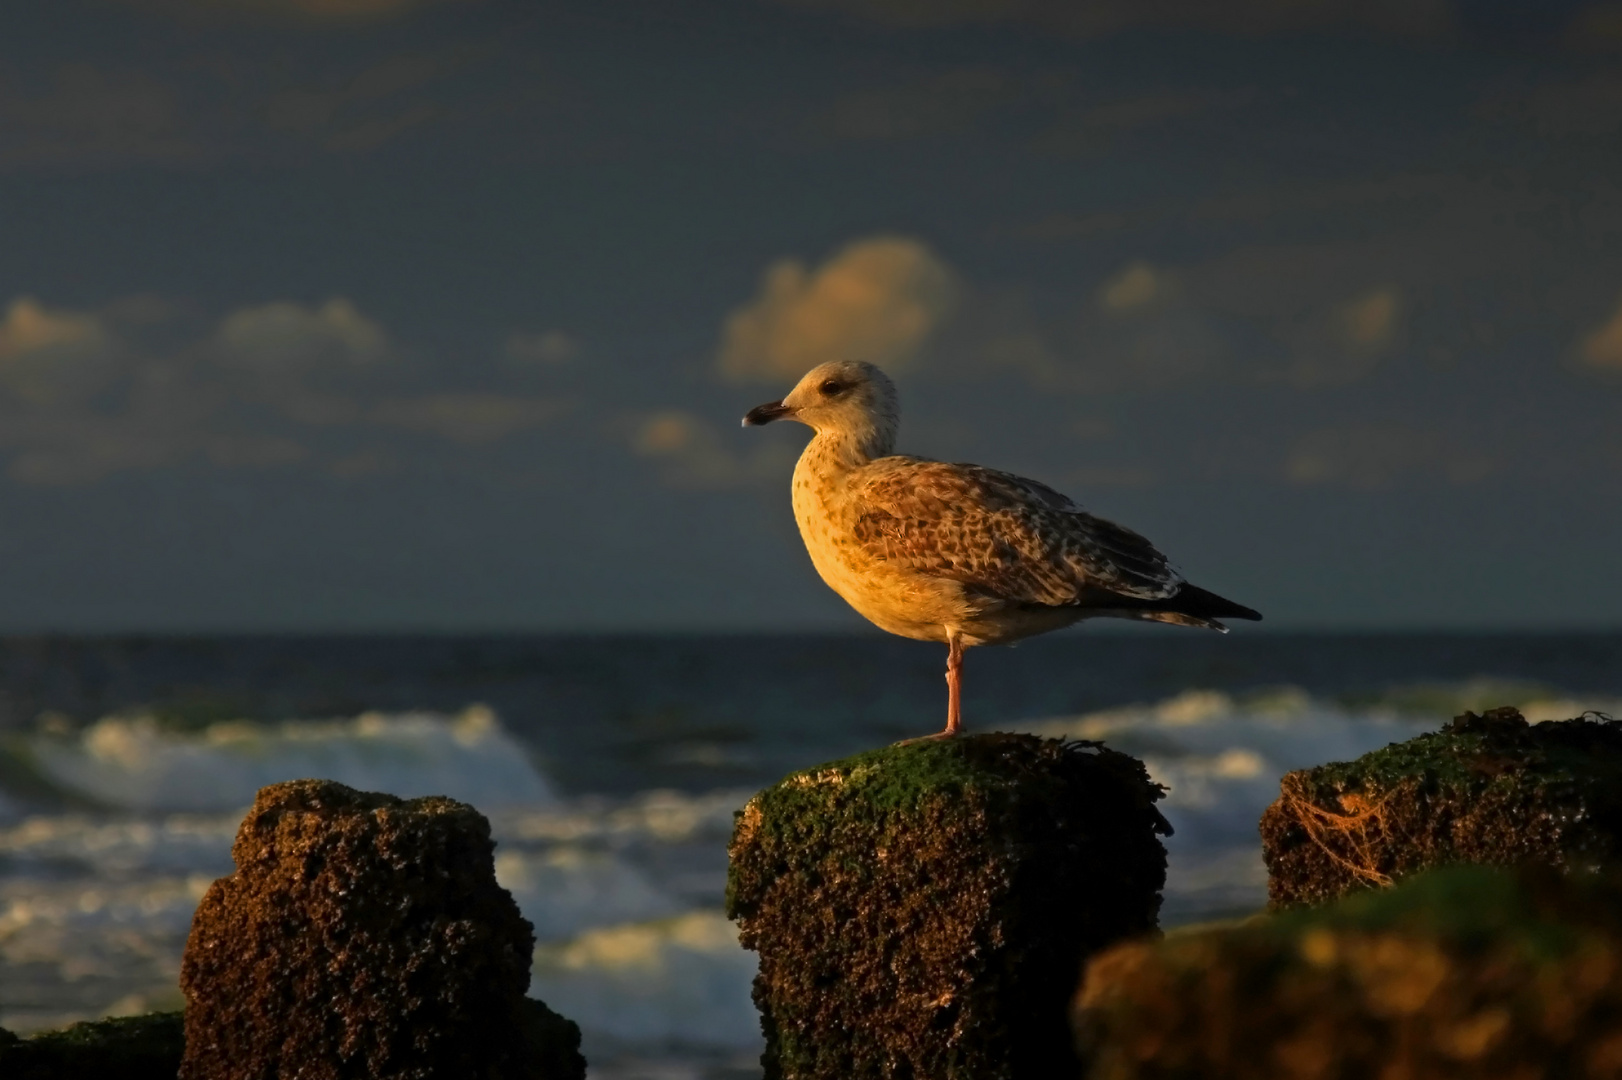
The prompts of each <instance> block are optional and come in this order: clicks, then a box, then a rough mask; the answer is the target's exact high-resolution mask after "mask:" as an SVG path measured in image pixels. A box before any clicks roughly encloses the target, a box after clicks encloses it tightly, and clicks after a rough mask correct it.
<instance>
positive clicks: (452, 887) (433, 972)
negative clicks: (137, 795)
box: [180, 780, 585, 1080]
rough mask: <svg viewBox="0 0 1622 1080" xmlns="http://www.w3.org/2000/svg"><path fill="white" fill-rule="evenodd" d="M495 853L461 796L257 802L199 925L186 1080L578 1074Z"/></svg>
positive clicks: (290, 786)
mask: <svg viewBox="0 0 1622 1080" xmlns="http://www.w3.org/2000/svg"><path fill="white" fill-rule="evenodd" d="M493 851H494V844H493V842H492V841H491V839H490V825H489V822H488V821H486V820H485V818H484V816H483V815H481V814H479V813H478V812H477V811H475V810H474V809H473V808H472V807H470V806H467V805H466V804H464V803H459V802H456V801H455V800H452V799H447V798H439V797H432V798H424V799H413V800H410V801H405V800H401V799H397V798H395V797H393V796H391V795H382V794H375V793H371V792H361V791H355V790H354V789H352V788H348V787H345V786H344V785H342V784H337V783H332V782H330V781H317V780H299V781H293V782H290V783H284V784H275V785H272V786H270V787H267V788H264V789H262V790H261V791H260V792H259V797H258V799H257V800H256V801H255V802H254V806H253V809H252V810H250V811H249V812H248V815H247V817H246V818H245V819H244V820H243V822H242V826H241V829H240V830H239V831H238V833H237V838H236V843H235V844H234V845H233V847H232V849H231V854H232V857H233V858H234V859H235V860H236V866H237V869H236V872H235V873H234V874H232V875H231V876H230V877H227V878H221V879H220V880H219V881H216V882H215V883H214V884H213V885H212V886H210V888H209V890H208V892H207V894H206V895H205V896H204V897H203V900H202V902H201V903H200V904H199V905H198V908H197V914H196V916H195V917H194V919H193V921H192V930H191V936H190V938H189V940H188V941H187V944H186V955H185V959H184V961H183V963H182V966H181V989H182V990H184V991H185V994H186V1049H185V1056H184V1059H183V1061H182V1064H181V1069H180V1076H181V1078H182V1080H227V1078H230V1080H249V1078H255V1080H258V1078H265V1080H270V1078H273V1077H285V1076H302V1077H311V1078H334V1080H336V1078H346V1077H355V1078H362V1077H365V1078H368V1080H384V1078H401V1080H406V1078H411V1080H428V1078H432V1077H444V1078H447V1080H449V1078H453V1077H455V1078H461V1077H469V1078H472V1077H477V1078H479V1080H509V1078H511V1080H517V1078H524V1080H543V1078H544V1080H551V1078H554V1077H556V1078H568V1080H577V1078H579V1077H581V1076H583V1075H584V1066H585V1063H584V1061H583V1060H581V1059H580V1056H579V1053H578V1050H577V1047H578V1045H579V1031H578V1029H576V1028H575V1027H574V1025H573V1024H572V1023H570V1022H568V1021H565V1020H562V1019H561V1018H559V1017H557V1016H556V1015H555V1014H552V1013H550V1012H549V1011H547V1010H545V1009H544V1007H540V1008H539V1009H537V1006H536V1003H532V1002H529V1001H528V1000H527V999H526V998H525V996H524V995H525V991H526V990H527V988H528V985H529V966H530V957H531V951H532V949H533V947H534V933H533V931H532V928H531V927H530V924H529V923H528V922H527V921H525V920H524V918H523V917H522V916H521V915H520V914H519V911H518V906H517V904H515V903H514V902H513V898H512V896H511V894H509V893H508V892H507V891H506V890H505V889H503V888H501V886H500V885H498V884H497V883H496V877H495V866H494V858H493Z"/></svg>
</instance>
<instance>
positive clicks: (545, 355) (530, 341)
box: [501, 330, 580, 367]
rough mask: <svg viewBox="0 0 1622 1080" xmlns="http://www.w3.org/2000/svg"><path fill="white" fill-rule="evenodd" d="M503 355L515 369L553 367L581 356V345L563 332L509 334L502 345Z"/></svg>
mask: <svg viewBox="0 0 1622 1080" xmlns="http://www.w3.org/2000/svg"><path fill="white" fill-rule="evenodd" d="M501 355H502V358H503V359H504V360H506V361H507V362H508V363H509V364H512V365H514V366H515V367H551V366H553V365H556V364H566V363H568V362H569V361H571V360H573V359H575V358H576V357H578V356H579V355H580V343H579V342H578V341H576V340H575V339H574V338H573V337H571V336H570V335H568V334H565V333H564V332H563V331H561V330H547V331H545V332H543V333H539V334H523V333H514V334H508V335H507V340H506V341H504V342H502V343H501Z"/></svg>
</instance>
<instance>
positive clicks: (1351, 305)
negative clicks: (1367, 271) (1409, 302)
mask: <svg viewBox="0 0 1622 1080" xmlns="http://www.w3.org/2000/svg"><path fill="white" fill-rule="evenodd" d="M1401 314H1402V300H1401V296H1400V294H1399V293H1398V292H1397V290H1396V288H1395V287H1393V286H1389V285H1382V286H1379V287H1377V288H1374V289H1370V290H1369V291H1367V292H1364V293H1360V294H1358V295H1357V296H1354V297H1352V298H1351V299H1349V300H1346V301H1344V302H1342V303H1339V304H1336V305H1334V307H1332V308H1331V309H1330V311H1329V312H1328V314H1327V316H1325V317H1322V318H1320V317H1317V316H1313V315H1309V316H1308V317H1307V318H1306V319H1305V320H1304V321H1303V322H1291V321H1287V322H1286V325H1285V327H1284V329H1282V330H1281V331H1280V336H1281V337H1282V338H1283V340H1284V341H1285V343H1286V345H1287V347H1288V348H1289V350H1290V356H1289V359H1288V361H1287V364H1286V367H1285V369H1284V372H1283V377H1284V379H1285V381H1287V382H1290V383H1292V384H1294V385H1295V386H1299V387H1303V388H1311V387H1322V386H1346V385H1349V384H1351V383H1355V382H1359V381H1361V380H1362V379H1365V378H1367V377H1368V376H1370V375H1371V374H1373V373H1374V372H1375V371H1376V370H1377V369H1378V368H1379V366H1380V363H1381V361H1382V359H1383V358H1384V357H1385V356H1386V354H1388V353H1389V352H1390V351H1391V349H1392V348H1393V346H1394V344H1395V343H1396V338H1397V333H1398V329H1399V326H1400V319H1401Z"/></svg>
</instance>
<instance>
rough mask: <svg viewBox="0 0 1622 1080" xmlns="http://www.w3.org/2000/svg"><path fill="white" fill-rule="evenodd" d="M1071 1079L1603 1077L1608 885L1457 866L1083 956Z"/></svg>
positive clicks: (1616, 977)
mask: <svg viewBox="0 0 1622 1080" xmlns="http://www.w3.org/2000/svg"><path fill="white" fill-rule="evenodd" d="M1075 1021H1076V1032H1077V1038H1078V1043H1079V1048H1080V1050H1081V1052H1082V1054H1083V1055H1084V1056H1085V1058H1086V1060H1087V1061H1088V1069H1087V1071H1086V1072H1085V1073H1084V1076H1085V1077H1086V1078H1087V1080H1172V1078H1179V1080H1181V1078H1186V1077H1200V1078H1202V1080H1354V1078H1355V1080H1361V1078H1364V1077H1415V1078H1417V1077H1425V1078H1427V1080H1455V1078H1456V1080H1465V1078H1471V1080H1511V1078H1513V1080H1539V1078H1547V1080H1617V1078H1622V882H1619V881H1618V880H1617V879H1615V878H1608V879H1600V878H1597V877H1596V876H1594V875H1587V874H1582V875H1574V876H1571V877H1566V876H1562V875H1560V874H1559V873H1557V872H1556V871H1554V870H1552V869H1549V868H1547V867H1524V868H1521V869H1517V870H1507V869H1503V868H1496V867H1483V866H1455V867H1450V868H1446V869H1441V870H1433V871H1429V872H1427V873H1423V874H1419V875H1416V876H1414V877H1413V878H1411V879H1409V880H1408V881H1406V882H1404V883H1403V884H1401V885H1398V886H1397V887H1395V888H1393V889H1384V890H1377V891H1368V892H1362V893H1359V894H1357V895H1354V896H1351V897H1348V898H1346V899H1345V900H1343V901H1341V902H1339V903H1337V904H1332V905H1326V906H1324V907H1320V908H1310V909H1296V910H1293V911H1290V912H1287V913H1284V914H1279V915H1272V916H1259V917H1257V918H1255V919H1252V920H1250V921H1248V922H1246V923H1243V924H1237V925H1233V926H1229V927H1222V928H1211V929H1192V930H1187V931H1174V932H1172V933H1170V934H1168V935H1167V936H1166V937H1165V938H1164V939H1163V940H1161V941H1158V942H1152V943H1132V944H1126V945H1122V946H1119V947H1117V948H1114V949H1111V950H1109V951H1108V952H1105V953H1103V954H1102V955H1100V956H1099V957H1097V958H1096V959H1095V960H1094V961H1093V962H1092V964H1091V965H1090V966H1089V968H1088V971H1087V978H1086V980H1085V983H1084V984H1083V987H1082V990H1081V992H1080V994H1079V995H1078V996H1077V999H1076V1013H1075Z"/></svg>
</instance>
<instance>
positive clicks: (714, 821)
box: [0, 683, 1622, 1076]
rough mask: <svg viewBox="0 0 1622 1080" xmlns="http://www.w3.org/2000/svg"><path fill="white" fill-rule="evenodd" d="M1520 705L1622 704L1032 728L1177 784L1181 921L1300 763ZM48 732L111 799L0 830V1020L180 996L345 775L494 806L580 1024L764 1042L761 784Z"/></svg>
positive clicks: (1247, 867)
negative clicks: (237, 838)
mask: <svg viewBox="0 0 1622 1080" xmlns="http://www.w3.org/2000/svg"><path fill="white" fill-rule="evenodd" d="M1515 700H1520V701H1522V702H1524V703H1525V704H1523V705H1522V709H1523V711H1525V712H1526V713H1527V715H1528V716H1529V717H1530V718H1532V719H1534V720H1537V719H1556V718H1566V717H1571V716H1576V715H1578V714H1580V713H1581V712H1583V711H1584V710H1585V709H1591V708H1598V709H1602V710H1606V711H1609V712H1612V713H1613V714H1616V715H1622V703H1617V702H1600V701H1564V700H1559V699H1558V698H1557V697H1556V696H1555V695H1552V694H1549V693H1547V692H1546V691H1539V690H1537V689H1536V688H1512V687H1506V686H1505V685H1504V684H1487V683H1473V684H1462V685H1454V686H1446V685H1441V686H1425V687H1410V688H1404V689H1402V690H1399V691H1397V692H1394V693H1391V694H1388V695H1385V696H1384V697H1382V698H1380V699H1379V700H1375V701H1370V702H1363V703H1358V704H1355V705H1353V704H1346V703H1341V702H1336V701H1332V700H1328V699H1324V698H1319V697H1313V696H1311V695H1308V694H1305V693H1303V692H1301V691H1299V690H1290V689H1285V690H1278V691H1272V692H1269V693H1266V694H1256V695H1249V696H1244V697H1233V696H1230V695H1227V694H1223V693H1219V692H1215V691H1193V692H1190V693H1186V694H1180V695H1177V696H1176V697H1172V698H1168V699H1166V700H1164V701H1160V702H1151V703H1145V704H1140V705H1133V706H1128V707H1124V708H1119V709H1111V710H1107V711H1102V712H1096V713H1090V714H1086V715H1082V716H1073V717H1062V718H1054V719H1048V720H1041V721H1036V722H1032V723H1029V724H1024V725H1016V726H1018V727H1020V728H1022V729H1024V730H1032V731H1036V732H1040V733H1042V734H1045V735H1066V736H1069V737H1072V738H1091V739H1104V740H1106V741H1107V742H1108V744H1109V745H1110V746H1112V747H1115V748H1117V749H1120V750H1124V751H1126V752H1128V753H1132V754H1134V755H1136V756H1138V757H1141V758H1142V759H1144V760H1145V762H1146V763H1147V764H1148V766H1149V768H1150V770H1151V773H1152V774H1153V775H1154V777H1155V778H1156V779H1157V780H1159V781H1160V782H1161V783H1164V784H1166V785H1167V786H1168V787H1169V788H1170V792H1169V794H1168V796H1167V798H1166V799H1165V800H1164V802H1162V803H1161V805H1162V807H1163V808H1164V809H1165V812H1166V814H1167V816H1168V818H1169V819H1170V820H1171V821H1172V823H1173V825H1174V826H1175V827H1176V830H1177V833H1176V835H1175V836H1173V837H1172V838H1171V839H1170V841H1169V842H1168V848H1169V850H1170V856H1171V861H1170V868H1169V873H1168V880H1167V888H1166V894H1165V907H1164V909H1163V922H1164V923H1166V924H1167V925H1175V924H1177V923H1181V922H1188V921H1191V920H1197V919H1204V918H1209V917H1212V916H1217V915H1225V914H1232V913H1236V912H1242V911H1245V910H1253V909H1256V908H1259V907H1260V906H1261V904H1262V903H1263V902H1264V900H1265V895H1266V874H1265V870H1264V868H1263V867H1262V864H1261V859H1260V845H1259V841H1258V838H1257V835H1256V821H1257V818H1258V817H1259V816H1260V814H1261V811H1262V809H1263V808H1264V807H1265V806H1266V805H1267V804H1268V803H1269V802H1270V801H1271V800H1272V799H1273V798H1274V797H1275V796H1276V795H1277V791H1278V780H1279V777H1280V776H1281V775H1282V774H1283V773H1284V772H1285V771H1287V770H1289V769H1291V768H1298V767H1302V766H1306V765H1312V764H1318V763H1322V762H1325V761H1332V760H1346V759H1350V758H1353V757H1356V756H1358V755H1359V754H1362V753H1364V752H1366V751H1368V750H1371V749H1374V748H1376V747H1379V746H1382V745H1384V744H1386V743H1389V742H1393V741H1398V740H1401V739H1406V738H1409V737H1410V736H1412V735H1413V734H1416V733H1418V732H1420V731H1423V730H1434V729H1435V728H1436V727H1437V726H1438V725H1439V724H1440V723H1442V722H1443V721H1444V720H1445V719H1446V718H1447V717H1448V716H1450V715H1452V714H1453V712H1456V711H1458V710H1459V709H1462V708H1481V707H1484V706H1486V705H1492V704H1498V703H1501V702H1505V701H1515ZM30 738H31V740H32V742H31V743H30V752H31V755H32V760H33V761H34V762H35V765H36V767H37V768H38V769H39V770H40V771H41V773H42V774H43V778H44V779H46V780H47V781H49V782H50V783H53V784H55V785H57V786H59V787H61V788H63V789H65V790H68V791H71V792H74V793H76V794H79V795H81V796H86V797H89V798H92V799H95V800H97V801H99V802H100V803H102V804H103V805H106V806H109V807H112V808H114V809H112V810H110V811H109V812H107V813H101V814H89V813H72V814H52V815H38V816H34V817H31V818H27V819H25V820H21V821H16V822H14V823H12V824H9V825H5V824H3V823H0V969H3V970H4V979H3V980H0V1026H5V1027H10V1028H14V1029H22V1030H33V1029H37V1028H40V1027H44V1026H49V1025H55V1024H59V1023H62V1022H65V1021H67V1020H71V1019H76V1018H80V1017H84V1016H93V1015H103V1014H106V1013H108V1012H110V1011H120V1010H128V1009H130V1008H133V1007H135V1004H139V1003H142V1002H146V1003H153V1002H157V1003H170V1002H173V1000H174V995H175V988H174V987H175V977H176V973H177V972H178V969H179V961H180V953H181V950H182V948H183V947H184V942H185V934H186V930H187V926H188V923H189V919H190V915H191V911H192V909H193V906H194V905H195V903H196V901H197V898H198V897H199V896H200V895H201V893H202V890H203V889H204V888H206V886H207V884H208V882H209V881H210V880H212V879H213V878H214V877H216V876H219V875H222V874H225V873H229V872H230V870H231V863H230V846H231V840H232V837H233V836H234V834H235V831H236V828H237V824H238V821H239V819H240V815H241V810H242V808H243V807H244V806H246V805H247V804H248V803H249V802H251V800H252V797H253V792H254V790H255V789H256V788H257V787H258V786H259V785H261V784H263V783H269V782H272V781H275V780H284V779H290V778H294V777H299V776H326V777H331V778H334V779H338V780H341V781H343V782H344V783H347V784H351V785H353V786H355V787H360V788H366V789H370V790H383V791H390V792H393V793H395V794H400V795H421V794H435V793H443V794H450V795H453V796H456V797H459V798H463V799H466V800H467V801H469V802H471V803H473V805H475V806H477V807H479V808H480V809H481V810H484V811H486V812H487V813H488V814H489V817H490V819H491V824H492V829H493V831H494V834H495V837H496V839H497V849H496V857H497V863H496V869H497V875H498V878H499V880H500V881H501V882H502V883H503V884H504V885H506V886H507V887H508V888H509V889H511V890H512V892H513V894H514V896H515V898H516V899H517V901H518V903H519V905H520V907H521V908H522V910H523V911H524V914H525V916H526V917H527V918H529V919H530V920H531V921H532V922H533V923H534V924H535V926H536V931H537V936H538V939H539V941H540V945H539V947H538V949H537V953H536V967H535V976H534V981H533V983H532V993H534V994H535V995H536V996H538V997H540V998H542V999H544V1000H545V1001H547V1002H548V1003H549V1004H551V1005H552V1006H553V1007H555V1008H557V1009H558V1010H559V1011H561V1012H563V1013H564V1015H566V1016H570V1017H572V1018H574V1019H575V1020H577V1021H578V1022H579V1023H580V1024H581V1025H582V1027H583V1029H584V1030H585V1032H586V1038H587V1047H588V1054H590V1053H594V1052H596V1053H598V1054H599V1060H601V1061H605V1062H608V1061H613V1060H623V1061H631V1060H632V1059H634V1058H636V1056H637V1055H638V1054H641V1055H642V1057H643V1059H645V1060H647V1061H671V1060H674V1059H673V1058H671V1057H670V1056H669V1055H668V1054H667V1053H666V1049H668V1047H669V1046H671V1045H675V1044H680V1045H682V1046H685V1047H687V1048H689V1050H690V1051H691V1053H689V1057H688V1058H685V1059H683V1060H697V1058H693V1057H692V1054H697V1053H699V1051H698V1050H692V1048H694V1047H697V1048H703V1047H709V1048H710V1050H709V1051H704V1052H705V1053H710V1052H713V1053H714V1054H718V1055H722V1057H725V1059H726V1060H734V1059H737V1058H740V1057H741V1058H748V1057H749V1056H750V1054H751V1053H752V1052H753V1051H754V1050H755V1049H756V1048H758V1045H759V1038H760V1036H759V1030H758V1025H757V1022H756V1018H755V1013H754V1009H753V1006H752V1005H751V1003H750V1000H749V985H750V981H751V979H752V978H753V976H754V972H755V969H756V968H755V959H754V956H753V954H750V953H748V952H745V951H744V950H743V949H741V948H740V947H739V946H738V944H737V939H736V936H735V934H734V932H733V929H732V927H731V926H730V924H728V923H727V922H726V921H725V919H724V918H723V917H722V916H721V915H720V913H719V912H718V911H716V910H715V908H716V905H717V904H718V902H719V899H720V897H721V893H722V888H723V884H724V877H725V866H726V859H725V845H726V840H727V837H728V836H729V835H730V832H731V829H732V815H733V812H734V810H736V809H737V808H738V807H739V806H741V805H742V804H743V803H744V801H745V800H746V798H747V797H748V795H749V791H747V790H727V791H715V792H710V793H707V794H701V795H688V794H682V793H679V792H672V791H646V792H643V793H641V794H639V795H636V796H634V797H631V798H604V797H588V798H577V799H567V800H565V799H560V798H558V797H556V796H555V795H554V794H553V793H552V790H551V788H550V786H549V785H548V784H547V783H546V781H545V780H544V778H542V777H541V776H540V775H538V774H537V773H536V772H535V771H534V770H533V768H532V767H531V766H530V764H529V758H528V756H527V755H526V753H525V751H524V749H523V748H522V747H521V746H520V745H519V744H518V743H517V742H516V741H515V740H513V739H512V738H511V737H510V736H508V735H507V734H506V733H505V732H504V731H502V730H501V728H500V725H499V724H497V723H496V722H495V719H494V717H492V716H491V715H490V714H489V713H488V711H487V710H468V711H466V712H464V713H462V714H461V715H460V716H458V717H448V716H438V715H430V714H408V715H400V716H380V715H367V716H363V717H358V718H355V719H351V720H339V721H324V722H302V723H286V724H268V725H243V724H228V725H215V726H214V727H212V728H208V729H205V730H203V731H201V732H193V733H190V734H183V733H177V732H173V731H168V730H165V729H163V728H162V727H160V726H159V725H157V724H154V723H152V722H151V721H142V720H140V719H131V718H119V719H114V720H106V721H102V722H101V723H100V724H97V725H94V726H93V727H92V728H90V729H88V730H87V731H86V732H85V733H83V735H82V736H78V737H62V736H44V735H40V736H32V737H30ZM807 764H809V762H807ZM176 810H184V811H187V812H175V811H176ZM132 1003H135V1004H132ZM661 1048H664V1049H661ZM684 1052H685V1051H684ZM614 1055H619V1057H618V1058H615V1057H614ZM726 1055H731V1057H726ZM639 1060H640V1059H639ZM716 1060H722V1058H716ZM638 1067H640V1066H638ZM650 1067H651V1066H650ZM614 1068H617V1067H611V1068H610V1069H609V1072H614ZM627 1068H628V1069H631V1071H628V1072H624V1075H626V1076H630V1075H633V1074H634V1075H639V1076H640V1075H644V1074H642V1073H636V1072H635V1070H634V1069H632V1068H631V1066H627ZM622 1071H623V1070H622ZM723 1071H724V1070H723ZM615 1075H619V1073H615ZM647 1075H652V1074H647ZM661 1075H663V1074H661ZM671 1075H675V1074H671Z"/></svg>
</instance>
